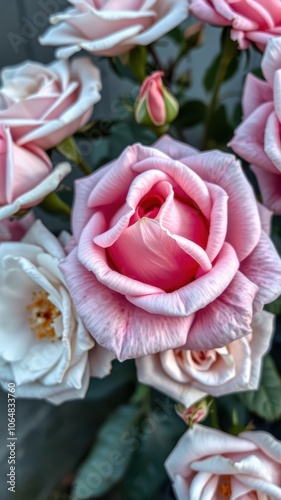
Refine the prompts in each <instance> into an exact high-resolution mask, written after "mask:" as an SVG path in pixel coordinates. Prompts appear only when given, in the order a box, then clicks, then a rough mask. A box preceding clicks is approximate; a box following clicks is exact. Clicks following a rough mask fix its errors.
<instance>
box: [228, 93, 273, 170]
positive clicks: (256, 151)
mask: <svg viewBox="0 0 281 500" xmlns="http://www.w3.org/2000/svg"><path fill="white" fill-rule="evenodd" d="M273 111H274V106H273V102H267V103H265V104H262V105H261V106H259V107H258V108H257V109H256V110H255V111H254V112H253V113H252V114H251V115H250V116H249V117H248V118H246V120H244V121H243V122H242V123H241V125H239V127H237V128H236V130H235V132H234V133H235V135H234V137H233V139H232V140H231V141H230V143H229V146H231V147H232V149H233V151H235V153H237V154H238V155H239V156H241V158H243V159H244V160H246V161H248V162H249V163H254V164H255V165H258V166H259V167H261V168H264V169H266V170H268V171H269V172H275V166H274V165H273V164H272V161H271V159H270V158H268V156H267V154H266V152H265V151H264V144H265V129H266V125H267V120H268V118H269V116H270V114H271V113H272V112H273Z"/></svg>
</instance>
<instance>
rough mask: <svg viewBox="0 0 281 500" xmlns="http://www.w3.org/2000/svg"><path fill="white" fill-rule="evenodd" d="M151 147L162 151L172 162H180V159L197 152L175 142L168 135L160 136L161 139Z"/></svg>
mask: <svg viewBox="0 0 281 500" xmlns="http://www.w3.org/2000/svg"><path fill="white" fill-rule="evenodd" d="M153 147H154V148H155V149H158V150H159V151H162V152H163V153H165V154H166V155H167V156H169V157H170V158H173V159H174V160H180V159H181V158H186V157H187V156H193V155H194V154H195V153H197V152H198V151H197V149H195V148H193V147H191V146H188V145H187V144H184V143H183V142H180V141H176V140H175V139H173V138H172V137H170V136H169V135H162V137H161V138H160V139H158V141H156V142H155V143H154V144H153Z"/></svg>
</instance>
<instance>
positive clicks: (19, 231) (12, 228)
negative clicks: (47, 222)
mask: <svg viewBox="0 0 281 500" xmlns="http://www.w3.org/2000/svg"><path fill="white" fill-rule="evenodd" d="M34 222H35V217H34V215H33V213H32V212H29V213H28V214H27V215H25V216H24V217H22V219H20V220H16V219H14V220H11V219H4V220H2V221H1V222H0V242H1V241H20V240H21V239H22V237H23V236H24V235H25V233H26V231H27V230H28V229H29V228H30V227H31V226H32V224H33V223H34Z"/></svg>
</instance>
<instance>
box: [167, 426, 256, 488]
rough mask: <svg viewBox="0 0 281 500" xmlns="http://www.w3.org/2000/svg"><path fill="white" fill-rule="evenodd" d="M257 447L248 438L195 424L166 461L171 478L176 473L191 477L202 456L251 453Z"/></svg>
mask: <svg viewBox="0 0 281 500" xmlns="http://www.w3.org/2000/svg"><path fill="white" fill-rule="evenodd" d="M202 443H204V446H203V448H202ZM256 449H257V446H256V445H254V444H253V443H250V442H249V441H247V440H246V439H242V438H237V437H235V436H231V435H230V434H225V433H224V432H221V431H218V430H216V429H210V428H208V427H204V426H202V425H199V424H195V425H194V427H193V429H189V430H188V431H187V432H186V433H185V434H184V435H183V436H182V437H181V439H180V440H179V441H178V443H177V445H176V447H175V448H174V449H173V451H172V453H171V454H170V455H169V457H168V458H167V460H166V462H165V468H166V470H167V472H168V474H169V476H170V478H171V479H174V477H175V475H176V474H179V475H180V476H183V477H186V478H189V477H190V476H191V475H192V470H193V466H192V464H193V463H194V461H196V460H199V459H200V458H201V457H207V456H208V455H210V456H212V458H214V457H213V455H214V452H215V453H216V455H217V456H218V455H219V454H220V453H222V454H225V453H243V452H245V453H250V452H253V451H255V450H256Z"/></svg>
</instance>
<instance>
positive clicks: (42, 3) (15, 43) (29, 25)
mask: <svg viewBox="0 0 281 500" xmlns="http://www.w3.org/2000/svg"><path fill="white" fill-rule="evenodd" d="M37 5H38V7H39V9H38V10H37V11H36V12H34V14H33V15H32V17H31V19H28V18H27V17H26V16H22V17H21V29H20V32H19V33H14V32H13V31H10V32H9V33H8V34H7V38H8V40H9V42H10V44H11V46H12V48H13V50H14V52H15V53H16V54H18V53H19V51H20V47H21V46H22V45H26V44H28V43H29V42H30V41H31V40H32V39H33V38H35V37H37V36H38V35H39V31H40V30H41V29H42V28H47V26H48V25H49V17H50V16H52V15H53V14H56V13H57V12H59V11H60V10H61V8H62V7H66V6H67V1H66V0H38V2H37Z"/></svg>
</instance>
